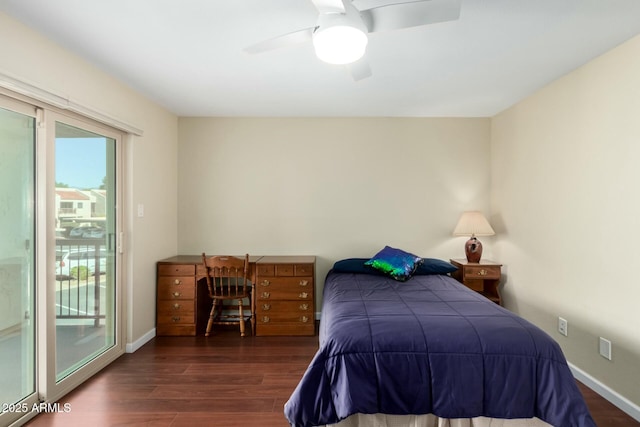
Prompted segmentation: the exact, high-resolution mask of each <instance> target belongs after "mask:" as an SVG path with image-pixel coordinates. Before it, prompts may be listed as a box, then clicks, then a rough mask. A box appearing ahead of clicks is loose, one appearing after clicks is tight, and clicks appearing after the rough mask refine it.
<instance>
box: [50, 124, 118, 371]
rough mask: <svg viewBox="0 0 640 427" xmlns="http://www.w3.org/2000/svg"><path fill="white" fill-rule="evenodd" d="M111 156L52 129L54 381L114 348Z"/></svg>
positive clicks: (82, 136)
mask: <svg viewBox="0 0 640 427" xmlns="http://www.w3.org/2000/svg"><path fill="white" fill-rule="evenodd" d="M115 149H116V140H115V139H114V138H110V137H108V136H105V135H101V134H99V133H94V132H91V131H89V130H86V129H83V128H79V127H76V126H73V125H70V124H68V123H65V122H62V121H56V122H55V176H56V178H55V181H56V188H55V201H56V202H55V203H56V204H55V210H54V211H55V223H56V261H55V264H56V282H55V283H56V291H55V301H56V310H55V311H56V381H60V380H62V379H63V378H65V377H67V376H68V375H70V374H72V373H73V372H75V371H76V370H77V369H79V368H81V367H82V366H84V365H85V364H87V363H88V362H90V361H91V360H93V359H95V358H96V357H98V356H99V355H100V354H102V353H104V352H105V351H107V350H108V349H109V348H111V347H113V346H114V344H115V336H116V330H115V327H116V322H115V315H116V311H115V304H114V302H115V297H116V294H115V262H114V261H115V225H116V221H115V203H114V201H115V190H116V189H115V173H114V172H115V168H114V166H115V159H116V154H115V153H116V151H115Z"/></svg>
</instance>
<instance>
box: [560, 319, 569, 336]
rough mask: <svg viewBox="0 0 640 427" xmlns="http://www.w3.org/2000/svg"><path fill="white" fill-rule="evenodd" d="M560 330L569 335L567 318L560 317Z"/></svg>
mask: <svg viewBox="0 0 640 427" xmlns="http://www.w3.org/2000/svg"><path fill="white" fill-rule="evenodd" d="M558 332H560V333H561V334H562V335H564V336H565V337H567V336H569V322H567V319H563V318H562V317H558Z"/></svg>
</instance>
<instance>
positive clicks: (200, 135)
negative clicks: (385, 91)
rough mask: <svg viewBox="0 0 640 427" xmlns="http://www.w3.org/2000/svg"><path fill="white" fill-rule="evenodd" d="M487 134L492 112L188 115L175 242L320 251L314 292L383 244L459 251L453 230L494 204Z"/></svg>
mask: <svg viewBox="0 0 640 427" xmlns="http://www.w3.org/2000/svg"><path fill="white" fill-rule="evenodd" d="M489 136H490V135H489V119H397V118H377V119H368V118H361V119H358V118H355V119H339V118H310V119H304V118H282V119H280V118H272V119H252V118H239V119H232V118H181V119H180V120H179V140H180V148H179V166H178V170H179V186H178V195H179V196H178V197H179V214H178V216H179V222H178V236H179V237H178V247H179V250H180V252H181V253H194V254H198V253H201V252H202V251H206V252H209V253H220V252H223V253H244V252H245V251H248V252H249V253H251V254H313V255H316V256H317V257H318V264H317V267H318V269H317V274H316V277H317V279H318V281H317V286H316V288H317V289H318V291H320V290H321V288H322V285H323V282H324V277H325V275H326V273H327V271H328V269H329V268H330V267H331V265H333V263H334V262H335V261H336V260H338V259H341V258H346V257H369V256H372V255H374V254H375V253H376V252H377V251H378V250H379V249H381V248H382V247H383V246H384V245H387V244H388V245H391V246H396V247H400V248H403V249H405V250H409V251H413V252H415V253H417V254H419V255H422V256H431V257H438V258H445V259H446V258H447V257H449V256H463V250H462V247H463V245H464V241H465V240H466V239H465V238H463V237H458V238H453V237H452V236H451V232H452V231H453V228H454V226H455V224H456V221H457V220H458V216H459V215H460V212H461V211H463V210H468V209H480V210H485V212H488V207H489ZM317 295H318V301H319V297H320V292H318V294H317Z"/></svg>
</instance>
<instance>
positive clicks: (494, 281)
mask: <svg viewBox="0 0 640 427" xmlns="http://www.w3.org/2000/svg"><path fill="white" fill-rule="evenodd" d="M449 262H451V264H453V265H454V266H456V267H458V270H456V271H454V272H453V273H451V277H453V278H454V279H456V280H457V281H458V282H460V283H462V284H463V285H465V286H466V287H468V288H469V289H473V290H474V291H476V292H479V293H481V294H482V295H484V296H485V297H487V298H489V299H490V300H491V301H493V302H495V303H496V304H499V305H502V299H501V298H500V291H499V290H498V285H499V284H500V276H501V274H502V273H501V271H500V267H502V264H498V263H496V262H494V261H491V260H480V262H479V263H475V262H469V261H467V260H466V259H450V260H449Z"/></svg>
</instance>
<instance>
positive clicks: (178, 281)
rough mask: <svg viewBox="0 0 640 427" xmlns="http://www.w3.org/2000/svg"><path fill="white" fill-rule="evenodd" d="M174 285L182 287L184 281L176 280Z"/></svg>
mask: <svg viewBox="0 0 640 427" xmlns="http://www.w3.org/2000/svg"><path fill="white" fill-rule="evenodd" d="M173 284H174V285H180V284H182V281H181V280H178V279H176V280H174V281H173Z"/></svg>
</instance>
